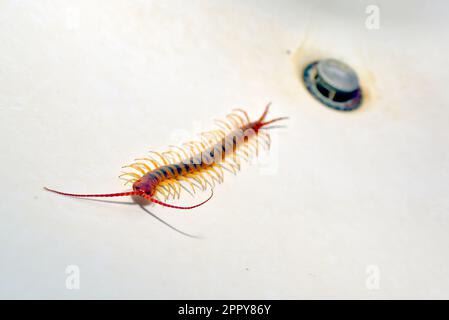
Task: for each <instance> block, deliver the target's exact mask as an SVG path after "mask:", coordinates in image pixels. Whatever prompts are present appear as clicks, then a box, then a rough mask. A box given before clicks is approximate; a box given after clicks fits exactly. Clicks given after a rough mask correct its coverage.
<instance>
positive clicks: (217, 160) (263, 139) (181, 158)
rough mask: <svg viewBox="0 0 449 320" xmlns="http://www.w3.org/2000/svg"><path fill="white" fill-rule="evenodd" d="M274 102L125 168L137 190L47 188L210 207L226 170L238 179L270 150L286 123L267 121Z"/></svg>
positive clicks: (236, 114)
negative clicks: (193, 199) (195, 199)
mask: <svg viewBox="0 0 449 320" xmlns="http://www.w3.org/2000/svg"><path fill="white" fill-rule="evenodd" d="M270 105H271V103H268V105H267V106H266V107H265V109H264V111H263V113H262V115H261V116H260V117H259V118H257V119H256V120H254V121H251V120H250V118H249V116H248V113H247V112H246V111H245V110H243V109H240V108H238V109H234V110H232V112H231V113H230V114H228V115H227V116H226V117H225V119H222V120H219V119H217V120H215V122H216V125H217V127H216V128H215V129H214V130H212V131H208V132H203V133H201V134H200V139H198V140H195V141H189V142H186V143H184V144H182V145H181V146H170V147H169V149H168V150H167V151H163V152H156V151H150V152H149V154H148V155H147V156H145V157H142V158H136V159H135V160H134V161H135V162H133V163H131V164H129V165H126V166H123V167H122V172H121V174H120V176H119V178H120V179H122V180H124V181H125V186H126V185H129V184H130V185H132V190H130V191H124V192H118V193H105V194H77V193H66V192H62V191H58V190H53V189H50V188H47V187H44V189H45V190H47V191H49V192H53V193H56V194H59V195H63V196H69V197H78V198H92V197H95V198H101V197H124V196H138V197H142V198H144V199H146V200H148V201H150V202H152V203H155V204H158V205H161V206H164V207H169V208H173V209H181V210H186V209H194V208H197V207H199V206H202V205H204V204H205V203H206V202H208V201H209V200H210V199H211V198H212V196H213V194H214V193H213V190H214V187H215V186H216V184H220V183H222V182H223V180H224V175H225V171H228V172H230V173H232V174H237V172H238V171H240V170H241V164H242V162H243V161H245V162H248V161H250V159H251V158H252V157H253V156H255V155H256V156H257V155H258V154H259V149H260V147H262V148H263V149H266V150H268V149H270V145H271V138H270V134H269V129H272V128H275V127H276V126H275V125H273V123H275V122H278V121H281V120H286V119H288V117H278V118H274V119H271V120H267V119H266V118H267V115H268V111H269V108H270ZM207 189H210V196H209V197H208V198H207V199H206V200H204V201H202V202H200V203H198V204H195V205H192V206H179V205H174V204H171V203H169V201H170V200H176V199H180V197H181V194H182V193H183V192H187V193H189V194H190V195H192V196H194V195H195V194H196V193H197V191H198V192H199V191H206V190H207Z"/></svg>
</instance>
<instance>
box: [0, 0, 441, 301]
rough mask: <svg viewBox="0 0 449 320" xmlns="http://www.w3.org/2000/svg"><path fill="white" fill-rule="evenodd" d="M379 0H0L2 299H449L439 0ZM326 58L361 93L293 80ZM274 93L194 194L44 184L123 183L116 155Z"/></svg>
mask: <svg viewBox="0 0 449 320" xmlns="http://www.w3.org/2000/svg"><path fill="white" fill-rule="evenodd" d="M376 5H377V7H372V6H370V5H369V3H368V2H364V1H320V3H319V4H318V3H315V2H312V1H293V0H292V1H276V2H275V1H268V0H267V1H260V0H258V1H255V0H253V1H245V3H244V4H242V3H241V1H226V2H224V1H221V2H219V1H216V2H212V1H200V2H195V3H193V2H190V3H189V5H186V2H185V1H108V2H107V4H106V3H105V2H101V1H77V2H74V1H58V2H48V1H33V2H31V1H30V2H19V1H2V2H1V4H0V43H1V50H0V114H1V117H0V134H1V137H2V141H1V150H2V156H1V158H0V161H1V162H0V164H1V168H0V170H1V172H0V173H1V177H2V186H1V194H2V201H1V202H0V213H1V214H0V219H1V220H0V260H1V261H2V263H1V264H0V283H1V287H0V298H63V299H72V298H75V299H77V298H166V299H173V298H180V299H200V298H224V299H227V298H243V299H261V298H288V299H299V298H375V299H378V298H446V299H447V298H449V277H448V276H447V271H448V270H449V251H448V250H447V248H448V244H449V232H448V227H449V210H448V209H449V194H448V181H449V180H448V179H449V134H448V126H447V123H448V119H449V107H448V106H449V99H448V95H447V93H446V90H447V83H448V81H449V76H448V75H449V72H448V63H447V52H448V49H449V48H448V47H449V46H448V43H449V42H448V41H446V40H444V39H446V38H447V37H448V31H449V30H448V23H447V21H448V12H449V3H448V2H447V1H433V2H432V6H424V5H422V3H421V2H418V1H411V2H410V1H407V2H405V1H400V2H398V1H395V2H391V1H376ZM377 17H378V19H377ZM323 58H334V59H339V60H341V61H344V62H346V63H347V64H349V65H350V66H351V67H352V68H353V69H355V70H356V71H357V73H358V76H359V79H360V83H361V86H362V89H363V94H364V103H363V104H362V106H361V107H360V108H359V109H358V110H355V111H352V112H339V111H335V110H332V109H330V108H328V107H325V106H323V105H321V104H320V103H319V102H318V101H317V100H315V99H314V98H313V97H312V96H311V95H310V94H309V93H308V91H307V90H306V89H305V87H304V84H303V82H302V71H303V68H304V67H305V66H306V65H307V63H309V62H311V61H315V60H318V59H323ZM269 101H272V102H273V105H272V109H271V113H270V115H271V116H289V117H290V120H289V121H288V122H287V128H285V129H278V130H274V131H273V145H272V150H270V152H269V153H268V156H265V157H264V158H263V161H261V163H259V164H253V165H251V166H248V167H245V168H244V169H243V170H242V172H241V173H240V174H238V175H237V176H232V175H229V174H228V175H226V177H225V182H224V184H222V185H220V186H217V187H216V188H215V196H214V198H213V199H212V200H211V201H210V202H209V203H207V204H206V205H204V206H202V207H200V208H198V209H195V210H192V211H189V212H185V211H177V210H172V209H165V208H162V207H160V206H148V207H147V209H148V210H149V211H151V213H152V215H150V214H148V213H147V212H145V211H143V210H142V208H141V207H139V206H138V205H124V204H114V203H108V202H98V201H83V200H79V199H70V198H65V197H59V196H56V195H54V194H50V193H48V192H45V191H44V190H43V189H42V187H44V186H48V187H53V188H56V189H59V190H63V191H67V192H80V193H104V192H120V191H123V190H127V188H126V187H124V186H123V185H122V182H121V181H120V180H118V178H117V176H118V174H119V173H120V167H121V166H122V165H125V164H128V163H129V162H130V161H132V160H133V159H134V158H136V157H139V156H144V155H145V154H146V153H147V151H148V150H156V151H158V150H164V149H166V148H167V147H168V146H169V145H171V144H177V143H179V142H181V140H185V139H187V140H189V139H190V138H195V134H197V133H200V132H201V131H204V130H207V129H212V128H214V126H213V119H214V118H220V117H223V116H224V115H226V114H227V113H228V112H229V111H231V109H233V108H236V107H243V108H245V109H246V110H248V112H249V113H250V115H251V117H257V116H259V115H260V114H261V113H262V111H263V107H264V106H265V104H266V103H267V102H269ZM181 138H185V139H181ZM205 196H207V193H206V194H199V195H198V196H197V198H195V200H193V201H200V200H201V199H204V197H205ZM114 201H115V200H114ZM116 201H119V202H129V203H131V204H133V203H132V202H131V200H130V199H128V198H122V199H117V200H116ZM182 201H186V202H189V203H190V202H192V200H190V199H189V196H188V195H185V197H184V198H183V199H182ZM181 203H182V202H181ZM189 235H190V236H189ZM78 271H79V290H77V284H78V282H77V281H76V279H77V275H78ZM66 272H67V273H66ZM74 277H75V278H74ZM73 279H75V281H74V282H73V281H72V280H73Z"/></svg>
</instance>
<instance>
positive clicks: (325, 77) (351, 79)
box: [303, 59, 362, 111]
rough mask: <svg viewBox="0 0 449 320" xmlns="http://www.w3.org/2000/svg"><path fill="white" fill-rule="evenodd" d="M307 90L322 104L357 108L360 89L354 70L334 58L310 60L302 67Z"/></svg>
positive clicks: (346, 108) (343, 109)
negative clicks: (310, 61) (309, 62)
mask: <svg viewBox="0 0 449 320" xmlns="http://www.w3.org/2000/svg"><path fill="white" fill-rule="evenodd" d="M303 77H304V83H305V85H306V87H307V90H309V92H310V93H311V94H312V95H313V96H314V97H315V98H316V99H317V100H318V101H320V102H321V103H323V104H324V105H326V106H328V107H330V108H333V109H336V110H341V111H350V110H354V109H357V108H358V107H359V106H360V104H361V102H362V91H361V90H360V86H359V79H358V77H357V74H356V73H355V71H354V70H353V69H352V68H351V67H349V66H348V65H346V64H344V63H343V62H340V61H338V60H334V59H325V60H320V61H315V62H312V63H311V64H309V65H307V67H306V68H305V69H304V74H303Z"/></svg>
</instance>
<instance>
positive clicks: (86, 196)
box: [44, 187, 140, 198]
mask: <svg viewBox="0 0 449 320" xmlns="http://www.w3.org/2000/svg"><path fill="white" fill-rule="evenodd" d="M44 189H45V190H47V191H50V192H53V193H56V194H60V195H62V196H67V197H76V198H94V197H95V198H100V197H125V196H136V195H139V194H140V193H139V192H138V191H129V192H119V193H105V194H78V193H66V192H61V191H56V190H52V189H49V188H47V187H44Z"/></svg>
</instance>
